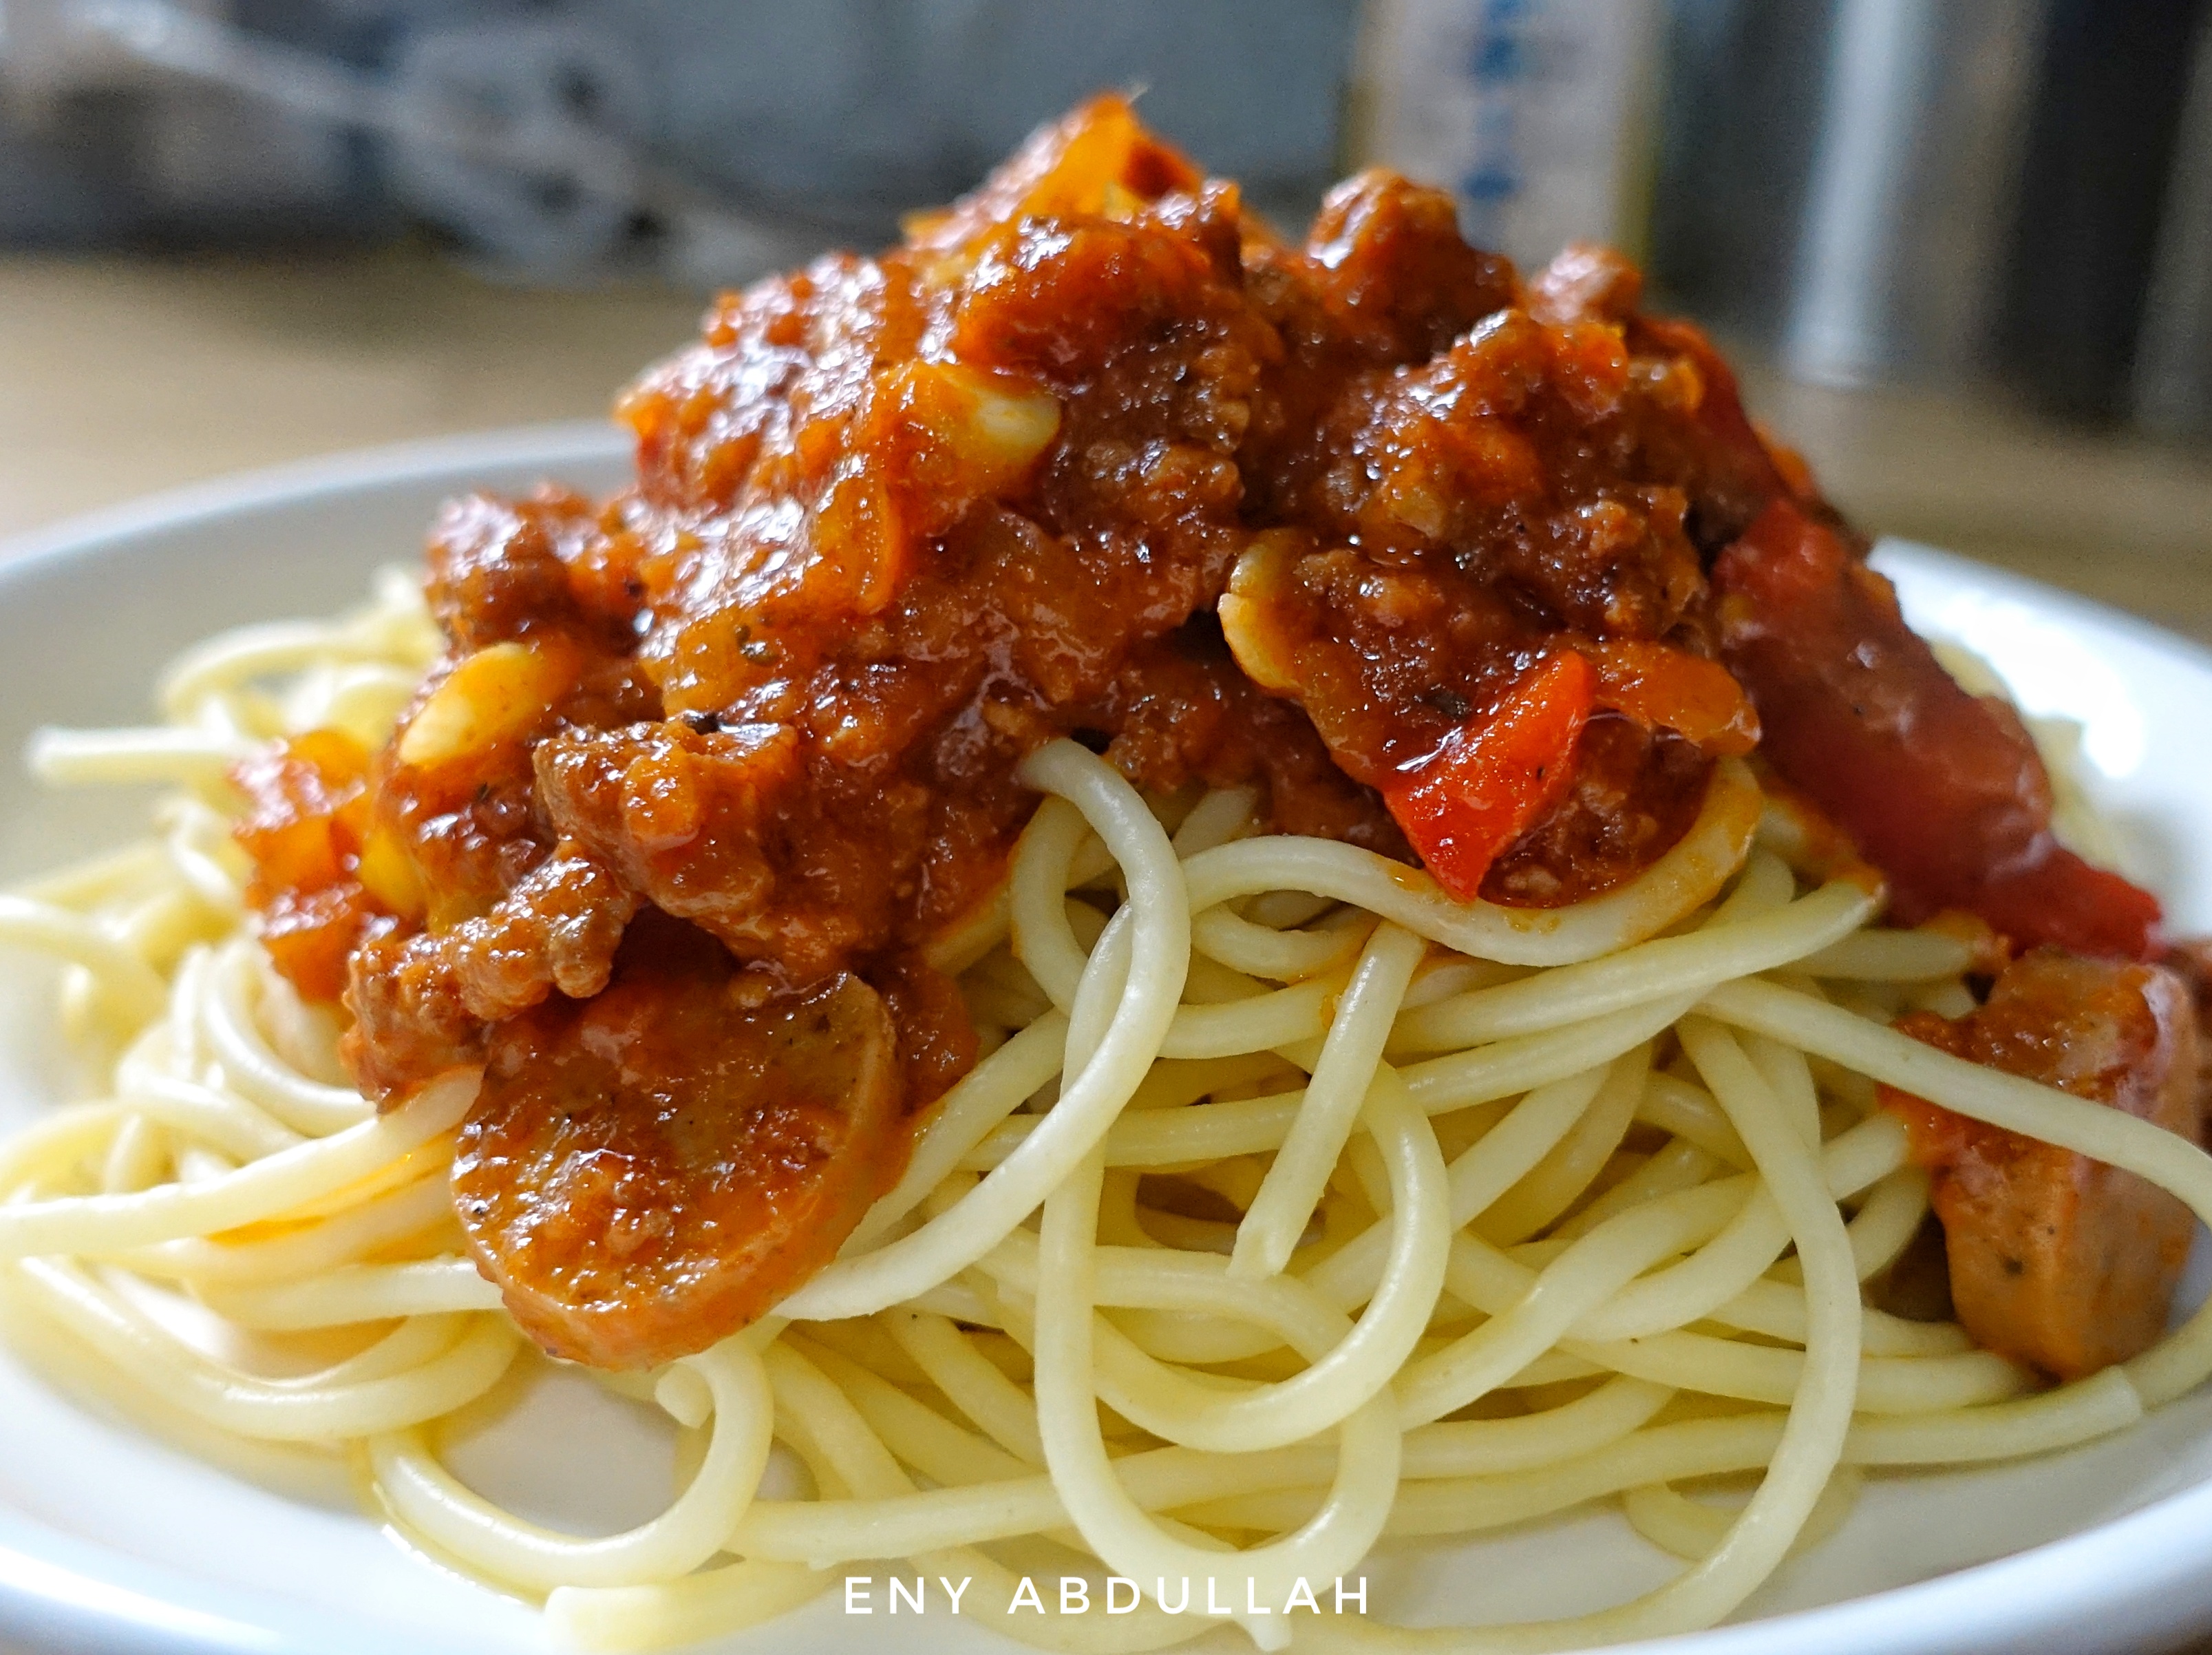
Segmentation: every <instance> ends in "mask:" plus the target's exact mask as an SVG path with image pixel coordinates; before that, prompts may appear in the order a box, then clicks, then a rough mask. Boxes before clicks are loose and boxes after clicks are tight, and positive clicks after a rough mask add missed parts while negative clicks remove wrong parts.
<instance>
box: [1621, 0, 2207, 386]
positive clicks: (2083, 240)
mask: <svg viewBox="0 0 2212 1655" xmlns="http://www.w3.org/2000/svg"><path fill="white" fill-rule="evenodd" d="M2206 11H2207V7H2206V5H2205V3H2204V0H1807V3H1803V4H1791V5H1787V6H1776V5H1771V4H1769V3H1765V0H1669V3H1668V8H1667V28H1666V57H1667V59H1668V69H1667V82H1666V83H1667V92H1666V97H1665V101H1664V109H1663V113H1662V119H1661V126H1662V132H1663V138H1662V144H1661V153H1660V161H1659V167H1658V181H1657V186H1656V192H1655V197H1654V203H1653V209H1652V238H1651V261H1650V262H1651V273H1652V276H1653V279H1654V283H1655V285H1656V286H1657V287H1658V288H1659V289H1660V290H1661V292H1662V295H1663V296H1664V298H1665V300H1666V301H1667V302H1668V303H1669V304H1672V305H1674V306H1676V307H1680V308H1681V309H1684V310H1686V311H1689V312H1690V313H1692V314H1694V315H1697V316H1698V317H1699V318H1700V319H1703V320H1705V321H1706V322H1708V323H1709V324H1711V325H1712V326H1717V327H1718V328H1720V329H1721V330H1722V331H1723V332H1726V333H1728V334H1729V335H1730V336H1731V337H1732V338H1734V339H1735V341H1736V342H1737V343H1739V344H1744V345H1748V346H1750V347H1752V348H1753V349H1754V350H1764V351H1765V353H1766V354H1768V355H1770V356H1771V357H1772V358H1773V359H1775V360H1776V361H1777V362H1778V363H1779V365H1780V366H1782V367H1783V368H1784V369H1785V370H1787V371H1788V372H1790V374H1793V375H1795V376H1796V377H1798V378H1801V379H1805V380H1814V381H1815V382H1820V383H1826V384H1833V385H1847V386H1848V385H1860V384H1866V383H1870V382H1875V381H1885V380H1922V381H1936V382H1942V381H1976V380H1995V381H1997V382H2000V383H2002V384H2003V385H2006V386H2009V387H2010V388H2011V389H2012V390H2013V391H2015V392H2017V393H2018V394H2020V395H2021V397H2022V398H2024V399H2026V400H2027V401H2029V402H2032V403H2033V404H2034V405H2038V406H2039V407H2042V408H2045V409H2047V410H2051V411H2057V412H2061V413H2063V414H2067V415H2069V416H2073V417H2087V418H2104V417H2112V416H2113V415H2115V414H2118V413H2121V412H2124V411H2126V409H2127V407H2128V405H2129V404H2130V399H2131V398H2132V399H2133V400H2134V402H2135V404H2136V406H2138V407H2142V408H2148V407H2150V406H2152V405H2159V406H2163V407H2169V408H2179V406H2180V405H2181V403H2182V402H2183V401H2185V400H2186V399H2187V398H2188V397H2190V396H2192V395H2197V394H2198V393H2197V392H2191V391H2190V390H2188V388H2187V386H2188V383H2189V374H2191V373H2193V374H2196V376H2197V380H2200V381H2201V380H2204V379H2205V378H2206V377H2208V375H2212V268H2208V267H2212V196H2208V193H2207V192H2208V189H2209V188H2212V107H2207V108H2206V109H2205V110H2204V111H2203V113H2202V114H2200V115H2199V116H2197V118H2195V125H2193V126H2192V127H2191V129H2190V130H2191V131H2197V133H2198V134H2199V136H2198V137H2197V138H2196V139H2195V140H2194V141H2193V142H2194V145H2195V149H2194V151H2193V152H2192V151H2191V150H2190V147H2189V142H2187V141H2185V142H2184V143H2183V144H2182V145H2181V157H2180V160H2179V161H2178V162H2176V161H2174V160H2173V158H2174V157H2175V156H2176V155H2177V139H2176V135H2177V132H2178V131H2181V130H2182V119H2181V117H2182V109H2183V105H2184V102H2185V94H2186V89H2187V87H2188V85H2189V81H2190V64H2191V61H2192V56H2193V53H2192V46H2193V43H2194V42H2195V41H2196V40H2197V34H2198V31H2199V24H2200V21H2201V20H2202V19H2203V17H2204V15H2205V14H2206ZM2198 83H2199V86H2200V88H2201V89H2200V91H2199V92H2198V93H2197V100H2198V102H2199V103H2200V104H2203V103H2208V102H2212V74H2208V75H2205V76H2199V77H2198ZM2191 153H2194V154H2195V155H2196V156H2197V158H2196V159H2195V160H2194V161H2191V160H2190V155H2191ZM2192 192H2194V193H2192ZM2191 214H2193V215H2194V216H2193V218H2192V217H2191ZM2162 218H2163V219H2164V220H2166V223H2165V225H2164V227H2163V228H2161V219H2162ZM2192 224H2194V225H2196V226H2197V228H2193V229H2192V228H2191V225H2192ZM2154 265H2158V266H2160V268H2161V270H2162V271H2165V273H2162V274H2161V275H2160V277H2159V278H2158V280H2157V282H2156V283H2154V279H2153V271H2154ZM2167 266H2170V267H2171V269H2170V271H2166V269H2165V267H2167ZM2192 272H2193V274H2192ZM2160 295H2164V296H2163V298H2161V297H2160ZM2147 301H2148V307H2149V309H2148V315H2149V318H2150V319H2149V320H2148V321H2147V320H2146V315H2147V310H2146V305H2147ZM2192 340H2193V341H2195V343H2194V344H2192V343H2191V341H2192ZM2192 351H2193V352H2194V357H2193V359H2194V360H2195V361H2196V362H2198V363H2199V364H2200V366H2199V367H2198V368H2194V369H2190V370H2186V371H2179V370H2177V372H2174V373H2166V374H2165V376H2164V377H2163V378H2161V377H2160V374H2161V369H2160V363H2161V362H2176V361H2180V360H2185V359H2191V352H2192ZM2177 374H2178V376H2177ZM2206 399H2207V400H2212V393H2208V395H2207V397H2206ZM2173 417H2174V418H2176V419H2179V418H2180V417H2181V416H2179V415H2178V414H2177V415H2175V416H2173Z"/></svg>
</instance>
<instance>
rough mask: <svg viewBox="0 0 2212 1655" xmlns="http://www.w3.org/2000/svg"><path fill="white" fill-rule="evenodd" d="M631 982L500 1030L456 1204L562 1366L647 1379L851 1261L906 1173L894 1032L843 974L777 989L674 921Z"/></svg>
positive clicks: (655, 939) (650, 925) (631, 957)
mask: <svg viewBox="0 0 2212 1655" xmlns="http://www.w3.org/2000/svg"><path fill="white" fill-rule="evenodd" d="M632 931H633V935H632V937H631V938H630V939H629V940H626V941H625V942H624V944H623V952H622V954H621V956H620V957H619V958H618V960H617V969H616V973H615V977H614V980H613V981H612V983H611V984H610V985H609V987H608V988H607V989H606V991H605V993H603V994H601V995H599V996H597V997H596V998H594V999H592V1000H589V1001H568V1000H565V999H561V998H559V997H557V996H556V998H555V999H554V1000H553V1001H549V1002H548V1003H547V1004H546V1005H544V1006H542V1007H538V1009H537V1010H535V1011H532V1012H531V1013H526V1014H525V1015H524V1016H522V1017H520V1018H517V1019H512V1020H511V1021H509V1022H507V1023H504V1024H501V1025H499V1027H498V1028H497V1030H496V1031H495V1033H494V1037H493V1041H492V1046H491V1051H490V1055H489V1061H488V1062H487V1066H486V1072H485V1076H484V1083H483V1092H482V1093H481V1094H480V1095H479V1097H478V1098H477V1103H476V1104H475V1106H474V1108H473V1109H472V1110H471V1112H470V1115H469V1118H468V1120H467V1122H466V1123H465V1125H464V1127H463V1129H462V1132H461V1142H460V1147H459V1153H458V1155H457V1156H456V1158H455V1160H454V1163H453V1199H454V1204H455V1208H456V1209H457V1210H458V1212H459V1215H460V1220H461V1224H462V1226H463V1228H464V1229H465V1231H466V1232H467V1234H468V1238H469V1243H470V1245H471V1249H472V1250H473V1251H474V1253H475V1255H476V1258H477V1268H478V1269H481V1270H482V1271H483V1274H484V1275H486V1276H487V1277H488V1278H489V1279H490V1280H491V1281H494V1282H496V1283H497V1284H498V1286H499V1287H500V1289H501V1293H503V1294H504V1295H505V1297H506V1299H507V1308H508V1310H509V1311H511V1312H512V1313H513V1317H514V1318H515V1320H516V1321H517V1322H519V1323H520V1324H521V1325H522V1327H523V1328H524V1329H526V1331H528V1332H529V1333H530V1335H531V1336H532V1337H533V1338H535V1339H536V1340H538V1342H539V1343H540V1344H541V1345H543V1346H544V1348H546V1349H547V1350H548V1351H550V1352H551V1353H552V1354H555V1355H556V1356H562V1357H567V1358H569V1359H571V1360H576V1361H581V1362H587V1363H590V1364H592V1365H593V1366H599V1367H607V1368H636V1367H647V1366H652V1365H653V1364H655V1363H659V1362H664V1361H667V1360H671V1359H673V1358H675V1357H678V1356H682V1355H685V1354H689V1353H690V1352H693V1351H697V1350H703V1349H704V1348H707V1347H708V1346H709V1345H711V1344H713V1343H714V1342H716V1341H717V1340H719V1339H721V1338H723V1337H725V1336H727V1335H729V1334H731V1333H733V1332H735V1331H736V1330H737V1329H739V1328H742V1327H744V1325H745V1324H746V1323H750V1322H751V1321H753V1320H754V1319H756V1318H757V1317H759V1316H761V1315H762V1314H763V1313H764V1312H765V1311H769V1309H771V1308H772V1307H773V1306H774V1305H775V1304H776V1303H777V1301H778V1300H780V1299H782V1298H783V1297H784V1296H785V1295H786V1294H787V1293H790V1292H791V1291H792V1290H793V1288H795V1287H798V1286H799V1284H800V1283H802V1282H804V1281H805V1280H806V1279H807V1278H808V1277H810V1276H811V1275H813V1274H814V1272H815V1271H817V1270H818V1269H821V1267H822V1266H823V1265H824V1264H826V1263H829V1260H830V1259H831V1258H832V1257H834V1256H836V1251H837V1249H838V1247H839V1246H840V1245H841V1244H842V1243H843V1241H844V1239H845V1238H846V1237H847V1236H848V1235H849V1234H851V1233H852V1230H853V1226H854V1225H855V1224H857V1223H859V1222H860V1216H861V1214H863V1213H865V1212H866V1210H867V1208H868V1207H869V1205H870V1203H872V1202H873V1201H874V1200H875V1198H876V1197H877V1196H878V1195H879V1194H881V1193H882V1191H883V1190H884V1189H885V1188H887V1187H888V1186H889V1184H890V1183H891V1182H892V1181H893V1180H894V1179H895V1178H896V1176H897V1174H898V1171H899V1170H900V1167H901V1165H902V1164H903V1161H904V1158H905V1153H906V1147H907V1141H908V1139H907V1130H906V1125H905V1123H904V1122H903V1121H902V1118H901V1109H900V1103H901V1096H902V1086H901V1085H900V1081H899V1069H898V1062H897V1054H896V1049H895V1044H894V1040H893V1035H892V1030H891V1025H890V1018H889V1016H888V1015H887V1014H886V1013H885V1011H884V1003H883V1001H882V1000H881V999H879V998H878V995H876V993H875V991H874V990H873V989H870V988H869V987H868V986H867V984H866V983H862V982H861V981H860V979H859V978H858V977H852V976H849V975H847V976H839V977H835V978H832V979H830V980H829V981H828V982H827V983H823V984H822V985H818V986H817V987H816V988H814V989H810V990H807V991H805V992H803V993H799V994H796V995H793V994H789V993H775V992H769V993H763V983H762V979H761V977H760V976H759V975H758V974H757V973H755V974H747V973H744V972H742V971H740V970H738V968H737V967H736V966H735V965H734V964H732V962H731V961H730V960H729V958H728V956H727V955H726V953H725V952H724V951H723V950H722V948H721V946H720V945H719V944H717V943H715V942H714V941H713V940H711V939H708V938H707V937H706V936H705V935H704V934H702V933H699V932H696V931H692V930H691V929H690V928H688V927H680V926H678V924H677V922H671V921H664V920H659V919H658V918H657V916H654V917H649V918H642V919H641V920H640V921H639V922H636V923H635V925H634V926H633V928H632Z"/></svg>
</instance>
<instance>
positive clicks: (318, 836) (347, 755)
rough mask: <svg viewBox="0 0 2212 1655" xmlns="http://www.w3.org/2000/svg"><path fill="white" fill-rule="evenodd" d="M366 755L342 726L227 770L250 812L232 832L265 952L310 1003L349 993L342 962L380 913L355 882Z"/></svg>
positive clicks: (365, 809) (363, 823)
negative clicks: (245, 864)
mask: <svg viewBox="0 0 2212 1655" xmlns="http://www.w3.org/2000/svg"><path fill="white" fill-rule="evenodd" d="M368 768H369V758H368V752H367V751H365V750H364V749H363V748H362V745H361V744H360V743H359V742H357V741H356V740H354V739H352V738H351V737H350V736H348V735H346V734H345V733H343V732H342V731H339V730H331V729H316V730H309V731H307V732H306V733H303V734H301V735H298V736H295V737H293V738H292V739H290V740H289V741H285V742H281V743H277V744H276V745H272V746H270V748H268V749H267V750H266V751H263V752H259V753H257V754H255V755H254V756H253V757H252V758H246V759H241V760H240V762H239V763H238V764H235V765H234V766H233V767H232V768H231V772H230V780H231V784H232V785H233V786H234V787H235V788H237V789H238V790H239V792H240V793H241V794H244V795H245V798H246V814H245V816H244V817H243V818H240V821H239V823H238V824H237V826H236V827H235V828H234V829H233V830H232V835H233V837H234V838H235V839H236V840H237V841H238V843H239V846H240V849H243V850H244V851H245V852H246V855H248V856H250V857H251V858H252V861H253V878H252V880H251V882H250V883H249V884H248V885H247V886H246V897H247V900H248V901H250V902H251V903H252V904H253V906H254V909H255V911H256V912H257V913H258V914H259V916H260V918H261V940H262V941H263V943H264V945H266V946H267V947H268V950H269V955H270V959H271V960H272V961H273V962H274V963H275V964H276V969H277V970H279V971H281V972H282V973H283V975H284V977H286V978H287V979H289V981H290V983H291V984H292V986H293V987H294V988H295V989H298V990H299V991H300V993H301V995H302V996H303V997H304V998H306V999H307V1000H310V1001H336V1000H337V998H338V996H339V995H342V994H343V993H344V992H345V985H346V960H347V958H348V956H349V955H350V954H351V953H352V952H353V949H354V946H355V945H356V943H358V942H359V941H360V940H361V938H362V934H364V932H365V931H366V930H367V929H368V928H369V927H370V926H371V925H372V924H373V923H374V921H375V920H376V919H377V918H378V916H380V915H381V914H383V913H384V912H385V909H384V907H383V905H382V904H380V902H379V901H378V900H377V898H376V897H374V896H373V895H372V894H371V893H370V892H369V891H368V890H366V889H365V888H364V887H363V885H362V883H361V879H360V877H359V876H360V871H361V852H362V840H363V837H364V836H365V835H366V834H367V832H368V814H369V802H368Z"/></svg>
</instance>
